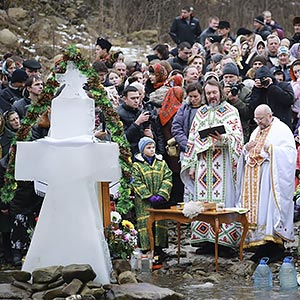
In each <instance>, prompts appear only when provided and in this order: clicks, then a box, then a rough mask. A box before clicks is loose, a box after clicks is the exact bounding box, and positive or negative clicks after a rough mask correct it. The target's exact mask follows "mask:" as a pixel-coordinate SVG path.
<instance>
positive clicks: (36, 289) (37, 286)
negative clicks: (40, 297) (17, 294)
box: [31, 283, 48, 292]
mask: <svg viewBox="0 0 300 300" xmlns="http://www.w3.org/2000/svg"><path fill="white" fill-rule="evenodd" d="M31 288H32V291H33V292H41V291H45V290H47V288H48V284H47V283H34V284H33V285H32V286H31Z"/></svg>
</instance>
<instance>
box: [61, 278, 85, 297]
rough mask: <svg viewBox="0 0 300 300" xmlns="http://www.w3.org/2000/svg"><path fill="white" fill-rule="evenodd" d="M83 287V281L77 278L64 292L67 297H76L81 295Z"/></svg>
mask: <svg viewBox="0 0 300 300" xmlns="http://www.w3.org/2000/svg"><path fill="white" fill-rule="evenodd" d="M82 287H83V283H82V281H80V280H79V279H77V278H74V279H73V280H72V281H71V282H70V283H69V284H68V285H67V286H66V287H65V288H64V289H63V292H64V293H65V294H67V295H74V294H77V293H79V291H80V290H81V288H82Z"/></svg>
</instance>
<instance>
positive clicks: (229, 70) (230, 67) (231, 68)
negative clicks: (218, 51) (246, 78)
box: [222, 63, 240, 76]
mask: <svg viewBox="0 0 300 300" xmlns="http://www.w3.org/2000/svg"><path fill="white" fill-rule="evenodd" d="M222 73H223V75H225V74H233V75H236V76H240V72H239V69H238V67H237V65H236V64H235V63H227V64H225V65H224V67H223V70H222Z"/></svg>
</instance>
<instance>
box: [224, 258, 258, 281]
mask: <svg viewBox="0 0 300 300" xmlns="http://www.w3.org/2000/svg"><path fill="white" fill-rule="evenodd" d="M255 267H256V264H255V263H254V262H253V261H251V260H242V261H239V262H237V263H235V264H233V265H232V266H230V267H229V268H228V271H229V272H231V273H232V274H235V275H237V276H242V277H245V276H247V275H252V274H253V272H254V270H255Z"/></svg>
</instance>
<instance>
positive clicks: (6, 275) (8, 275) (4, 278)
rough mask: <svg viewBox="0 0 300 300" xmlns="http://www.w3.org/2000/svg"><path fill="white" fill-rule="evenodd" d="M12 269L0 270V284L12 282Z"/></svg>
mask: <svg viewBox="0 0 300 300" xmlns="http://www.w3.org/2000/svg"><path fill="white" fill-rule="evenodd" d="M14 280H15V279H14V277H13V271H1V272H0V284H1V283H12V282H13V281H14Z"/></svg>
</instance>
